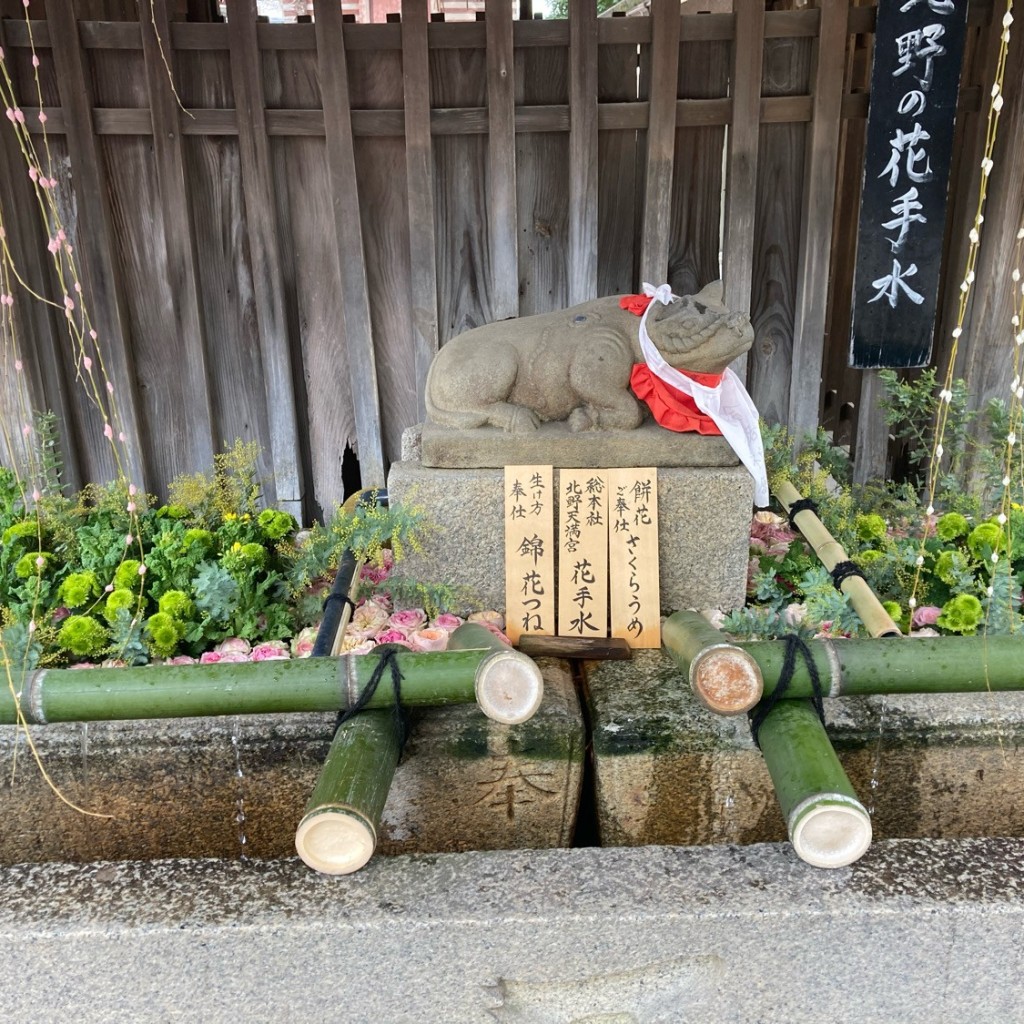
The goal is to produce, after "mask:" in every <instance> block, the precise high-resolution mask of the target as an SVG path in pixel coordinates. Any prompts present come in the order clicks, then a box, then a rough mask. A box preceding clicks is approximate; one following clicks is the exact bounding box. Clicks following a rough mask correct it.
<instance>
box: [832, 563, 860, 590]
mask: <svg viewBox="0 0 1024 1024" xmlns="http://www.w3.org/2000/svg"><path fill="white" fill-rule="evenodd" d="M830 575H831V576H832V586H834V587H835V588H836V590H840V591H841V590H842V589H843V580H848V579H849V578H850V577H851V576H859V577H860V578H861V579H864V573H863V571H862V570H861V567H860V566H859V565H858V564H857V563H856V562H849V561H847V562H836V564H835V565H834V566H833V568H832V572H831V574H830Z"/></svg>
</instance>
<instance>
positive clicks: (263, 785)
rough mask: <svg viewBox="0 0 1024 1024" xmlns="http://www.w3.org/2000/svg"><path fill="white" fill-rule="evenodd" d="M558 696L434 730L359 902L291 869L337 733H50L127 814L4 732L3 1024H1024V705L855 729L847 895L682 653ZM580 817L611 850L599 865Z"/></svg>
mask: <svg viewBox="0 0 1024 1024" xmlns="http://www.w3.org/2000/svg"><path fill="white" fill-rule="evenodd" d="M907 642H908V643H909V642H913V641H907ZM543 670H544V676H545V684H546V696H545V700H544V703H543V705H542V707H541V709H540V711H539V712H538V714H537V715H536V716H535V717H534V719H532V720H531V721H530V722H528V723H525V724H524V725H521V726H513V727H501V726H498V725H496V724H494V723H491V722H488V721H486V720H484V719H483V718H482V716H481V715H480V714H479V712H478V711H477V709H475V708H472V707H457V708H447V709H425V710H422V711H420V712H418V713H417V715H416V718H415V721H414V727H413V731H412V735H411V739H410V742H409V744H408V746H407V749H406V753H405V755H404V757H403V761H402V764H401V765H400V766H399V769H398V772H397V774H396V777H395V782H394V785H393V787H392V790H391V794H390V797H389V800H388V804H387V806H386V808H385V812H384V817H383V822H382V829H381V832H382V841H381V844H380V853H379V855H378V856H377V857H376V858H375V859H374V860H373V861H372V862H371V863H370V865H368V866H367V867H366V868H364V869H363V870H362V871H361V872H359V873H357V874H354V875H349V876H343V877H327V876H322V875H318V874H316V873H314V872H311V871H310V870H309V869H308V868H306V867H305V866H304V865H303V864H302V863H301V862H300V861H299V860H298V858H297V857H295V856H294V853H293V845H292V844H293V837H294V830H295V826H296V824H297V822H298V820H299V818H300V817H301V814H302V810H303V807H304V804H305V801H306V799H307V797H308V795H309V792H310V790H311V788H312V786H313V784H314V781H315V778H316V775H317V771H318V769H319V766H320V764H321V762H322V760H323V757H324V755H325V753H326V750H327V745H328V740H329V736H330V732H331V727H332V720H331V718H330V716H323V715H293V716H261V717H256V716H251V717H239V718H218V719H204V720H197V719H191V720H180V721H171V722H167V721H164V722H159V723H156V722H153V723H150V722H134V723H90V724H89V725H87V726H84V725H51V726H45V727H42V726H41V727H36V728H35V729H34V731H33V740H34V742H35V745H36V747H37V749H38V751H39V754H40V756H41V758H42V760H43V763H44V765H45V767H46V769H47V771H48V772H49V773H50V775H51V777H52V778H53V781H54V782H55V783H57V784H58V785H59V786H60V787H61V789H62V791H63V792H64V793H65V795H66V796H68V798H70V799H72V800H75V801H77V802H79V803H81V804H83V805H85V806H86V807H88V808H89V809H91V810H95V811H98V812H102V813H107V814H112V815H114V818H113V819H105V818H95V817H85V816H82V815H80V814H79V813H77V812H75V811H73V810H71V809H70V808H68V807H66V806H65V805H64V804H62V803H61V802H60V801H59V800H58V799H57V798H56V797H55V796H54V795H53V794H52V792H51V791H50V790H49V788H48V787H47V786H46V784H45V782H44V780H43V779H42V778H41V776H40V774H39V772H38V769H37V768H36V767H35V764H34V762H33V760H32V757H31V754H30V752H29V751H28V750H27V747H26V742H25V739H24V736H23V735H20V734H18V733H17V732H16V731H15V730H14V728H13V727H4V728H3V729H2V730H0V742H2V744H3V746H2V749H3V753H4V764H5V766H7V768H8V770H6V771H5V778H4V781H3V784H2V785H3V789H2V791H0V792H2V806H3V811H4V813H3V829H2V831H0V859H2V861H3V863H4V865H6V866H5V867H3V868H0V892H2V896H0V935H2V938H3V941H2V943H0V950H2V952H0V972H2V977H3V978H4V979H5V982H4V986H3V989H4V997H5V998H4V1003H5V1011H6V1013H5V1015H6V1017H7V1019H11V1020H24V1021H50V1022H52V1021H63V1020H69V1021H70V1020H74V1021H78V1022H92V1021H96V1022H100V1021H103V1022H108V1021H111V1020H132V1021H144V1020H153V1021H165V1020H166V1021H172V1020H190V1021H195V1020H202V1021H216V1020H222V1019H223V1020H228V1019H236V1018H237V1016H238V1013H239V1011H242V1012H244V1013H245V1014H246V1016H247V1017H248V1018H249V1019H253V1020H258V1021H259V1020H267V1021H271V1020H273V1021H282V1020H300V1019H303V1020H304V1019H322V1020H333V1019H344V1020H346V1021H354V1022H355V1021H367V1022H371V1021H372V1022H385V1021H387V1022H395V1024H397V1022H406V1021H408V1022H432V1021H438V1022H440V1021H445V1022H449V1021H451V1022H463V1021H466V1022H478V1021H480V1022H483V1021H489V1020H498V1021H523V1022H536V1024H544V1022H565V1024H570V1022H573V1024H598V1022H600V1024H613V1022H614V1024H627V1022H637V1024H647V1022H653V1024H657V1022H665V1024H668V1022H677V1021H684V1022H691V1021H692V1022H703V1021H751V1022H753V1021H761V1020H772V1021H807V1022H818V1021H823V1020H837V1021H917V1020H920V1021H929V1022H934V1021H961V1020H971V1021H989V1020H991V1021H1009V1020H1017V1019H1020V1015H1021V1011H1020V1005H1021V999H1022V998H1024V991H1022V989H1024V986H1022V984H1021V982H1020V977H1021V970H1020V968H1021V967H1022V966H1024V965H1022V963H1021V961H1022V959H1024V943H1022V941H1021V940H1022V938H1024V898H1022V887H1024V839H1022V838H1020V837H1021V835H1022V833H1024V812H1022V811H1021V804H1020V799H1019V797H1018V794H1019V793H1021V792H1022V791H1024V790H1022V787H1021V773H1022V771H1024V761H1022V756H1021V754H1020V753H1019V748H1020V740H1021V735H1022V725H1024V697H1021V696H1020V695H1017V694H1000V695H988V694H982V695H974V696H964V697H959V696H958V697H939V698H925V697H916V698H909V697H899V698H896V697H888V698H884V699H883V698H867V699H863V700H855V699H852V698H851V699H846V700H837V701H831V702H829V703H828V711H829V717H830V733H831V735H832V737H833V739H834V741H835V744H836V747H837V749H838V750H839V752H840V756H841V758H842V760H843V762H844V764H845V766H846V768H847V771H848V773H849V774H850V777H851V779H852V781H853V782H854V785H855V786H856V788H857V790H858V792H859V793H860V795H861V797H862V800H863V801H864V803H865V804H866V805H868V806H869V807H870V808H871V809H872V811H873V822H874V828H875V838H876V842H875V844H874V846H873V847H872V849H871V850H869V852H868V853H867V854H866V855H865V856H864V857H863V858H862V859H861V860H860V861H858V862H857V863H855V864H853V865H852V866H851V867H848V868H843V869H839V870H835V871H822V870H819V869H815V868H812V867H809V866H808V865H806V864H804V863H803V862H801V861H800V860H799V859H797V858H796V856H795V855H794V854H793V852H792V849H791V848H790V846H789V845H788V843H786V842H785V841H784V840H785V829H784V825H783V822H782V819H781V816H780V815H779V812H778V808H777V806H776V804H775V801H774V796H773V794H772V791H771V786H770V782H769V780H768V776H767V773H766V771H765V770H764V766H763V762H762V761H761V757H760V754H759V752H758V751H757V750H756V749H755V748H754V747H753V744H752V743H751V741H750V738H749V733H748V732H747V731H746V728H745V724H744V722H745V720H744V719H729V718H722V717H718V716H715V715H712V714H711V713H710V712H707V711H705V710H704V709H703V708H701V707H700V706H699V705H698V704H697V702H696V700H695V699H694V698H693V697H692V695H690V694H689V692H688V689H687V688H686V686H685V684H684V683H683V681H682V679H681V678H680V676H679V673H678V670H677V669H675V668H674V666H673V663H672V662H671V661H670V660H669V659H668V657H667V656H665V655H664V654H662V653H661V652H646V653H638V654H637V655H635V657H634V660H633V661H632V662H606V663H602V664H595V663H590V664H587V665H586V666H584V671H583V672H578V673H577V680H576V682H577V683H578V684H579V685H580V688H581V691H582V693H583V694H584V697H585V699H584V700H583V702H582V704H581V703H580V702H579V701H578V700H577V696H576V693H577V690H576V688H575V687H574V681H573V678H572V673H571V672H570V669H569V666H568V664H567V663H565V662H558V661H548V662H545V663H544V664H543ZM584 722H586V723H587V728H586V729H585V726H584ZM15 753H16V754H17V757H16V760H15V757H14V755H15ZM581 791H582V793H583V796H582V817H581V825H580V828H579V829H578V831H577V837H578V840H579V839H580V838H582V840H584V841H588V842H594V841H597V839H598V838H599V839H600V841H601V843H603V844H604V845H603V847H601V848H598V847H594V846H591V847H585V848H581V847H578V846H577V847H576V848H571V844H572V842H573V836H574V829H575V827H576V823H577V813H576V812H577V805H578V803H580V799H581V798H580V794H581ZM243 840H244V841H243ZM461 851H467V852H461ZM468 851H472V852H468Z"/></svg>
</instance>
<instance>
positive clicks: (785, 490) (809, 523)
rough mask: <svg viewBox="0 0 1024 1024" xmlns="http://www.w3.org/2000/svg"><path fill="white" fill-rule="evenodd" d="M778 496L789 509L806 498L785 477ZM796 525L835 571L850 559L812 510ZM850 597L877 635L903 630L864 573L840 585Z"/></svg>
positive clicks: (798, 516) (795, 520)
mask: <svg viewBox="0 0 1024 1024" xmlns="http://www.w3.org/2000/svg"><path fill="white" fill-rule="evenodd" d="M775 497H776V498H778V499H779V501H780V502H782V505H783V507H784V508H785V509H786V511H787V512H789V510H790V509H791V508H792V506H793V504H794V503H795V502H797V501H802V500H803V499H802V497H801V495H800V492H799V491H798V490H797V489H796V488H795V487H794V486H793V485H792V484H791V483H789V481H787V480H784V481H782V482H781V483H779V484H778V485H777V486H776V488H775ZM793 525H794V526H795V527H796V528H797V529H798V530H799V531H800V532H801V533H802V534H803V536H804V539H805V540H806V541H807V543H808V544H810V545H811V547H812V548H813V549H814V553H815V554H816V555H817V556H818V558H820V559H821V564H822V565H824V566H825V568H826V569H828V571H829V572H832V570H833V569H835V567H836V566H837V565H838V564H839V563H840V562H848V561H849V560H850V556H849V555H847V553H846V551H845V550H844V548H843V546H842V545H841V544H840V543H839V541H837V540H836V539H835V538H834V537H833V536H832V534H831V533H829V532H828V530H826V529H825V526H824V524H823V523H822V521H821V520H820V519H819V518H818V517H817V515H816V514H815V513H814V512H813V511H812V510H811V509H803V510H802V511H800V512H797V513H796V514H795V515H794V516H793ZM839 589H840V590H841V591H842V592H843V593H844V594H845V595H846V596H847V598H848V599H849V601H850V604H851V606H852V607H853V610H854V611H855V612H856V613H857V614H858V615H859V616H860V618H861V621H862V622H863V623H864V628H865V629H866V630H867V631H868V633H869V634H870V635H871V636H873V637H883V636H884V637H897V636H902V635H903V633H902V631H901V630H900V627H899V626H897V625H896V623H895V622H894V621H893V619H892V616H891V615H890V614H889V613H888V612H887V611H886V610H885V608H883V607H882V602H881V601H879V600H878V598H877V596H876V595H875V593H874V591H873V590H872V589H871V587H869V586H868V584H867V581H866V580H865V579H864V578H863V577H861V576H847V577H846V579H844V580H843V581H842V583H841V584H840V585H839Z"/></svg>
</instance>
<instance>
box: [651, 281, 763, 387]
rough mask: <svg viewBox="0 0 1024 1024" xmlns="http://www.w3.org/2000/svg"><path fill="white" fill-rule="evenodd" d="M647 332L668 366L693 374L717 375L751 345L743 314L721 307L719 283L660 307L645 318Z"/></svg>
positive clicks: (748, 323)
mask: <svg viewBox="0 0 1024 1024" xmlns="http://www.w3.org/2000/svg"><path fill="white" fill-rule="evenodd" d="M647 333H648V334H649V335H650V336H651V341H653V342H654V344H655V345H656V346H657V347H658V350H659V351H660V352H661V354H662V355H663V356H664V357H665V360H666V361H667V362H668V363H669V365H670V366H674V367H675V368H676V369H679V370H690V371H691V372H693V373H721V372H722V371H723V370H724V369H725V368H726V367H727V366H728V365H729V364H730V363H731V362H732V361H733V360H734V359H735V358H736V357H737V356H740V355H742V354H743V353H744V352H746V351H747V349H749V348H750V346H751V345H752V344H753V343H754V329H753V327H751V325H750V317H749V316H747V315H746V313H731V312H729V310H727V309H726V308H725V306H724V305H723V304H722V282H721V281H713V282H712V283H711V284H709V285H707V286H705V287H704V288H703V289H702V290H701V291H700V292H698V293H697V294H696V295H687V296H684V297H683V298H681V299H679V300H678V301H676V302H672V303H670V304H669V305H668V306H663V305H661V304H660V303H657V304H656V305H655V306H654V308H653V309H652V310H651V314H650V316H649V317H648V318H647Z"/></svg>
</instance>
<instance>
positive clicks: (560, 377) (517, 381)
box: [426, 281, 754, 433]
mask: <svg viewBox="0 0 1024 1024" xmlns="http://www.w3.org/2000/svg"><path fill="white" fill-rule="evenodd" d="M721 297H722V284H721V282H720V281H715V282H713V283H712V284H709V285H707V287H705V288H704V289H703V290H702V291H701V292H699V293H698V294H697V295H692V296H686V297H684V298H682V299H680V300H678V301H676V302H673V303H671V304H670V305H668V306H663V305H661V304H660V303H656V304H655V306H654V308H653V309H652V310H651V311H650V315H649V316H648V318H647V332H648V334H649V335H650V337H651V340H652V341H653V342H654V344H655V345H656V346H657V348H658V349H659V351H660V352H661V353H662V355H663V356H664V358H665V361H666V362H668V363H669V364H670V365H671V366H674V367H676V368H677V369H679V370H688V371H690V372H693V373H709V374H720V373H721V372H722V371H723V370H724V369H725V368H726V366H728V365H729V363H730V362H732V360H733V359H735V358H736V357H737V356H739V355H741V354H742V353H744V352H746V351H747V349H749V348H750V346H751V344H752V342H753V340H754V332H753V329H752V328H751V326H750V318H749V317H748V316H746V314H743V313H730V312H729V311H728V310H726V309H725V308H724V306H723V305H722V303H721ZM639 326H640V317H638V316H636V315H635V314H633V313H630V312H629V311H627V310H625V309H623V308H621V306H620V305H619V296H617V295H612V296H609V297H607V298H603V299H594V300H593V301H591V302H584V303H581V304H580V305H578V306H573V307H571V308H570V309H564V310H559V311H558V312H555V313H542V314H539V315H537V316H528V317H523V318H522V319H518V320H501V321H498V322H497V323H492V324H486V325H485V326H483V327H477V328H475V329H474V330H471V331H467V332H466V333H465V334H461V335H459V336H458V337H457V338H453V339H452V340H451V341H449V342H448V343H447V344H446V345H444V346H442V348H441V350H440V351H439V352H438V354H437V355H436V356H435V357H434V361H433V363H432V364H431V367H430V372H429V373H428V375H427V383H426V406H427V412H428V414H429V415H430V418H431V419H432V420H433V421H434V422H435V423H438V424H441V425H442V426H447V427H455V428H459V429H463V430H468V429H473V428H475V427H483V426H488V425H489V426H495V427H500V428H501V429H502V430H508V431H512V432H515V433H523V432H526V431H531V430H536V429H537V427H538V426H539V425H540V423H541V422H546V421H552V420H567V421H568V425H569V429H570V430H572V431H579V430H595V429H596V430H601V429H605V430H608V429H610V430H633V429H635V428H636V427H639V426H640V424H641V423H642V422H643V418H644V414H645V407H644V406H643V404H642V403H640V402H638V401H637V399H636V398H635V397H634V396H633V394H632V393H631V391H630V389H629V377H630V372H631V370H632V368H633V364H634V363H642V362H644V357H643V355H642V354H641V351H640V342H639V336H638V328H639Z"/></svg>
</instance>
